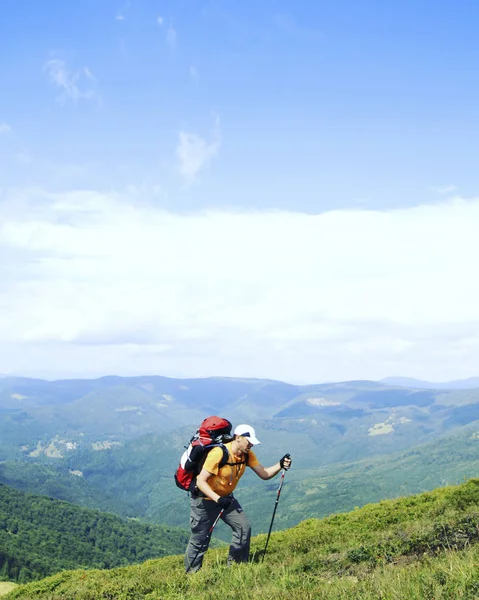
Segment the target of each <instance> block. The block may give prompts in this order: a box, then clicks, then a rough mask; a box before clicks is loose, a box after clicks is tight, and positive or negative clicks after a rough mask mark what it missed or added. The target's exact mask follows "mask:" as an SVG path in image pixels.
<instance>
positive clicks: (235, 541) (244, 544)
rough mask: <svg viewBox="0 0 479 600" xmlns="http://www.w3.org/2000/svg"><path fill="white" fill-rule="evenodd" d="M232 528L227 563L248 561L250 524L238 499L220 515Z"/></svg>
mask: <svg viewBox="0 0 479 600" xmlns="http://www.w3.org/2000/svg"><path fill="white" fill-rule="evenodd" d="M221 518H222V519H223V521H224V522H225V523H227V524H228V525H229V526H230V527H231V529H232V530H233V535H232V538H231V546H230V552H229V556H228V564H231V563H232V562H248V558H249V546H250V540H251V525H250V522H249V520H248V517H247V516H246V515H245V514H244V512H243V509H242V508H241V505H240V503H239V502H238V500H236V499H235V501H234V503H233V504H232V505H231V507H230V508H229V509H228V510H227V511H226V512H225V513H224V514H223V516H222V517H221Z"/></svg>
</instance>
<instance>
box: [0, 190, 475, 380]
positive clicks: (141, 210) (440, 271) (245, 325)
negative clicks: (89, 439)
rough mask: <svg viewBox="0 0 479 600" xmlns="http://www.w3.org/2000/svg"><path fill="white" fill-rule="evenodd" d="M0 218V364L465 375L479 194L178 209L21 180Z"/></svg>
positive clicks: (304, 375) (5, 368) (471, 361)
mask: <svg viewBox="0 0 479 600" xmlns="http://www.w3.org/2000/svg"><path fill="white" fill-rule="evenodd" d="M0 211H1V212H0V215H1V221H0V264H1V265H2V266H1V267H0V274H1V278H0V281H1V283H0V339H1V340H2V342H1V343H0V361H1V362H0V364H1V365H2V366H1V367H0V372H31V371H32V369H34V370H35V369H36V371H35V372H36V374H40V373H41V372H42V370H43V371H49V372H52V373H53V372H54V373H55V375H56V376H58V374H60V373H65V374H71V373H78V374H84V375H89V374H90V375H93V374H101V373H105V372H110V373H118V374H128V373H138V372H143V373H146V372H149V373H151V372H155V373H160V374H167V375H168V374H170V375H180V374H182V375H193V376H207V375H213V374H214V375H238V376H258V377H275V378H279V379H285V380H289V381H324V380H333V379H335V380H338V379H348V378H380V377H384V376H387V375H412V376H419V377H422V378H430V379H436V380H444V379H448V378H455V377H462V376H464V377H466V376H471V375H474V374H476V375H477V369H476V365H477V364H479V282H478V280H477V277H476V276H475V272H476V265H475V261H476V258H475V257H477V256H478V255H479V239H478V236H477V235H476V231H477V223H479V199H470V200H464V199H461V198H456V199H452V200H449V201H447V202H443V203H441V204H436V205H432V206H418V207H416V208H412V209H405V210H396V211H389V212H380V211H354V210H344V211H333V212H328V213H323V214H319V215H306V214H300V213H291V212H242V213H232V212H216V211H211V212H201V213H197V214H186V215H184V214H183V215H178V214H173V213H169V212H165V211H162V210H160V209H158V208H155V207H153V206H151V205H150V204H148V203H146V202H145V203H143V204H138V203H136V205H135V206H133V205H132V204H131V203H130V202H129V200H128V198H127V197H124V196H121V195H119V194H101V193H98V192H94V191H90V192H88V191H82V192H70V193H64V194H51V193H47V192H45V191H44V190H25V191H24V192H23V193H20V192H18V191H17V192H9V193H5V194H4V196H3V198H2V200H1V204H0ZM474 369H476V371H475V370H474Z"/></svg>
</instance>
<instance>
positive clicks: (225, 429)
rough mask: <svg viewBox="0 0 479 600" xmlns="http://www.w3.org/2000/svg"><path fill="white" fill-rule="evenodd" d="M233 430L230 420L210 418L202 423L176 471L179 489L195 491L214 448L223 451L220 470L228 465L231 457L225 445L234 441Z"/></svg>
mask: <svg viewBox="0 0 479 600" xmlns="http://www.w3.org/2000/svg"><path fill="white" fill-rule="evenodd" d="M231 428H232V425H231V423H230V422H229V421H228V419H223V418H221V417H208V418H207V419H205V420H204V421H203V422H202V423H201V425H200V426H199V428H198V429H197V430H196V433H195V435H194V436H193V437H192V438H191V440H190V442H189V444H188V446H185V448H186V450H185V451H184V452H183V454H182V456H181V459H180V464H179V466H178V468H177V469H176V472H175V481H176V485H177V486H178V487H179V488H181V489H182V490H186V491H187V492H193V491H194V488H195V482H196V476H197V475H198V473H199V472H200V471H201V469H202V468H203V464H204V462H205V460H206V456H207V454H208V452H209V451H210V450H212V449H213V448H216V447H217V446H219V447H220V448H222V450H223V457H222V459H221V461H220V465H219V466H220V469H221V467H224V466H225V465H226V464H227V462H228V457H229V455H228V450H227V449H226V448H225V446H224V444H226V443H228V442H231V441H232V440H233V436H232V435H231Z"/></svg>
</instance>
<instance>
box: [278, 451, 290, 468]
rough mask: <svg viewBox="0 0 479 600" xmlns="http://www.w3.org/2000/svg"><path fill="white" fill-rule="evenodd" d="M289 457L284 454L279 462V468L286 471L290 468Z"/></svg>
mask: <svg viewBox="0 0 479 600" xmlns="http://www.w3.org/2000/svg"><path fill="white" fill-rule="evenodd" d="M291 462H292V460H291V456H290V455H289V454H285V455H284V456H283V458H282V459H281V460H280V461H279V464H280V467H281V468H282V469H284V470H285V471H287V470H288V469H289V467H290V466H291Z"/></svg>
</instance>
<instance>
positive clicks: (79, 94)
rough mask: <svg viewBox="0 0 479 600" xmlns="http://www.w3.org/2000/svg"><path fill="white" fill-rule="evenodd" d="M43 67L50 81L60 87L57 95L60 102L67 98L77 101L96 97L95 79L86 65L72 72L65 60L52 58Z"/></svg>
mask: <svg viewBox="0 0 479 600" xmlns="http://www.w3.org/2000/svg"><path fill="white" fill-rule="evenodd" d="M43 68H44V70H45V71H47V73H48V76H49V78H50V81H52V83H54V84H55V85H56V86H57V87H59V88H60V90H61V94H60V95H59V97H58V99H59V100H60V102H62V103H64V102H66V101H67V100H72V101H73V102H77V101H78V100H80V99H85V100H92V99H94V98H98V95H97V92H96V90H95V89H94V87H95V85H94V84H95V83H96V80H95V77H94V76H93V74H92V72H91V71H90V69H89V68H88V67H83V68H82V69H80V70H78V71H76V72H74V73H72V72H71V71H70V70H69V69H68V67H67V66H66V64H65V61H63V60H60V59H57V58H53V59H51V60H49V61H47V62H46V63H45V64H44V66H43ZM85 80H87V81H85Z"/></svg>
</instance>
